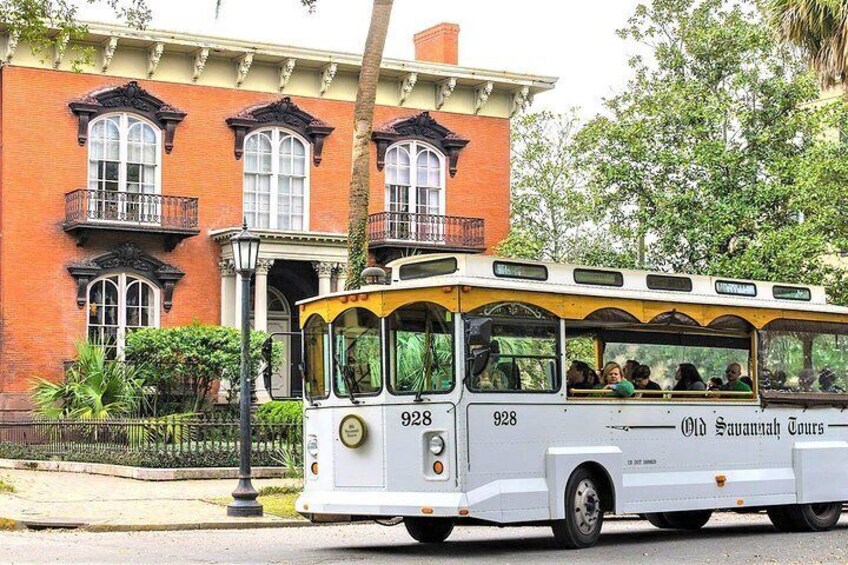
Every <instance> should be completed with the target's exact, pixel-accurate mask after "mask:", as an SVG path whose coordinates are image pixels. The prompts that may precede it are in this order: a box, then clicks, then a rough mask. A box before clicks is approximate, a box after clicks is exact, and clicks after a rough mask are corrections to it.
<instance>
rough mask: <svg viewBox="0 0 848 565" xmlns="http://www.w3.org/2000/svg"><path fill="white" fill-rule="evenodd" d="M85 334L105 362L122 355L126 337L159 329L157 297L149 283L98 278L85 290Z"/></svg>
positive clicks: (124, 277) (116, 277) (125, 276)
mask: <svg viewBox="0 0 848 565" xmlns="http://www.w3.org/2000/svg"><path fill="white" fill-rule="evenodd" d="M86 310H87V311H88V330H87V332H86V335H88V339H89V341H91V342H94V343H99V344H101V345H102V346H103V348H104V349H105V350H106V357H107V358H108V359H115V358H117V357H118V356H119V355H121V354H122V353H123V351H124V345H125V344H126V337H127V334H128V333H129V332H131V331H133V330H135V329H138V328H148V327H156V326H158V325H159V295H158V292H157V290H156V288H155V287H154V286H153V285H152V284H150V283H149V282H147V281H145V280H143V279H140V278H138V277H135V276H133V275H130V274H126V273H119V274H114V275H109V276H106V277H102V278H99V279H97V280H95V281H94V282H93V283H91V284H90V285H89V287H88V307H87V309H86Z"/></svg>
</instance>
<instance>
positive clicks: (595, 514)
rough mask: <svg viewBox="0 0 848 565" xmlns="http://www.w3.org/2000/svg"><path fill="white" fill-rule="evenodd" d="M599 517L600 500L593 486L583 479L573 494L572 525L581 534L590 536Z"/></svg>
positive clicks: (590, 482)
mask: <svg viewBox="0 0 848 565" xmlns="http://www.w3.org/2000/svg"><path fill="white" fill-rule="evenodd" d="M600 515H601V504H600V498H599V497H598V491H597V489H596V488H595V484H594V483H593V482H592V481H590V480H589V479H583V480H582V481H580V484H578V485H577V491H576V492H575V493H574V518H575V521H574V523H575V524H576V525H577V529H579V530H580V532H581V533H584V534H591V533H592V532H593V531H594V530H595V526H596V525H597V523H598V518H599V517H600Z"/></svg>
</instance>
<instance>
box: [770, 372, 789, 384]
mask: <svg viewBox="0 0 848 565" xmlns="http://www.w3.org/2000/svg"><path fill="white" fill-rule="evenodd" d="M771 382H772V383H773V384H774V385H777V386H779V385H785V384H786V371H784V370H782V369H778V370H777V371H775V372H774V373H773V374H772V375H771Z"/></svg>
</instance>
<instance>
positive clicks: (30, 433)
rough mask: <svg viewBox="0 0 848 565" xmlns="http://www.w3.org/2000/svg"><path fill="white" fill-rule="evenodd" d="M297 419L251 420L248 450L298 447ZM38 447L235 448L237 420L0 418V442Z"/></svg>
mask: <svg viewBox="0 0 848 565" xmlns="http://www.w3.org/2000/svg"><path fill="white" fill-rule="evenodd" d="M301 429H302V428H301V426H300V425H296V424H271V423H265V422H253V423H252V430H251V431H252V436H251V451H252V452H254V453H262V452H266V453H277V452H280V451H283V450H292V449H294V451H299V447H300V444H301V438H302V432H301ZM4 443H5V444H12V445H17V446H25V447H32V448H38V451H39V452H42V453H45V454H48V455H55V456H72V455H73V454H74V453H76V452H85V453H91V452H95V453H103V452H121V453H175V454H179V453H237V450H238V444H239V421H238V420H237V419H233V418H229V417H228V418H210V417H201V416H198V417H191V418H185V417H161V418H128V419H108V420H106V419H104V420H70V419H61V420H48V419H27V420H14V421H0V444H4Z"/></svg>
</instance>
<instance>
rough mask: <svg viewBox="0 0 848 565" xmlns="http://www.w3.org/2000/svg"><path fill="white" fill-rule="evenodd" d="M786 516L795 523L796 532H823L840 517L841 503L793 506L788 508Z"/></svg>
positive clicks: (830, 527) (831, 526)
mask: <svg viewBox="0 0 848 565" xmlns="http://www.w3.org/2000/svg"><path fill="white" fill-rule="evenodd" d="M788 514H789V517H790V518H792V521H793V522H794V523H795V527H796V528H797V529H796V531H800V532H825V531H827V530H830V529H832V528H833V526H835V525H836V523H837V522H838V521H839V518H840V516H842V503H841V502H822V503H819V504H795V505H793V506H790V507H789V508H788Z"/></svg>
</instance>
